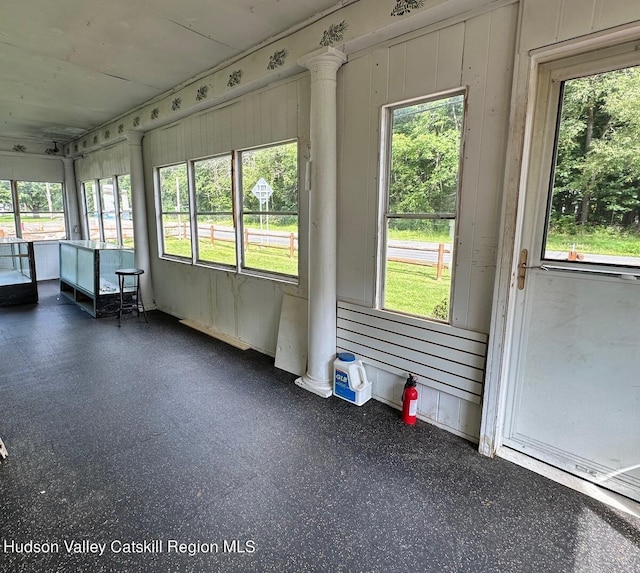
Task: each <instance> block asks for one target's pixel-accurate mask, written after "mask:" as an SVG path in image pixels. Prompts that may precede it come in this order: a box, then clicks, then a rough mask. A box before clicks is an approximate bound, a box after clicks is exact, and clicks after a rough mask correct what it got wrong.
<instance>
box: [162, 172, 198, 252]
mask: <svg viewBox="0 0 640 573" xmlns="http://www.w3.org/2000/svg"><path fill="white" fill-rule="evenodd" d="M157 173H158V188H159V190H160V216H161V219H162V254H163V255H173V256H176V257H185V258H188V259H191V258H192V252H191V212H190V209H189V204H190V201H189V184H188V180H187V165H186V164H185V163H181V164H179V165H170V166H167V167H161V168H160V169H158V172H157Z"/></svg>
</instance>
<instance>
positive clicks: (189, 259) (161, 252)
mask: <svg viewBox="0 0 640 573" xmlns="http://www.w3.org/2000/svg"><path fill="white" fill-rule="evenodd" d="M177 166H184V167H185V169H186V175H187V187H188V188H187V196H188V197H189V210H188V211H187V212H185V211H163V210H162V187H161V178H160V172H161V170H163V169H169V168H171V167H177ZM192 177H193V175H192V169H191V165H190V162H189V161H186V160H185V161H176V162H174V163H167V164H165V165H159V166H157V167H155V168H154V183H155V185H154V186H155V189H156V221H157V233H158V256H159V257H160V258H161V259H167V260H171V261H177V262H182V263H189V264H194V258H195V254H194V245H193V210H192V205H193V181H192ZM164 215H178V216H179V215H186V217H187V220H188V221H189V242H190V251H191V254H190V255H188V256H187V255H178V254H173V253H167V252H166V249H165V234H164Z"/></svg>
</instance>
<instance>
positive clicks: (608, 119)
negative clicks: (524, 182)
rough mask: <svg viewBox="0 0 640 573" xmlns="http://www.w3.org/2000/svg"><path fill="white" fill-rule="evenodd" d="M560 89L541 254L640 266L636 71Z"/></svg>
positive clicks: (639, 79)
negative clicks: (558, 112) (545, 225)
mask: <svg viewBox="0 0 640 573" xmlns="http://www.w3.org/2000/svg"><path fill="white" fill-rule="evenodd" d="M562 88H563V89H562V90H561V101H560V114H559V116H560V117H559V121H558V130H557V139H556V145H555V156H554V171H553V174H552V181H551V196H550V202H549V213H548V218H547V235H546V239H545V244H544V258H545V259H547V260H556V261H557V260H561V261H575V262H577V263H580V262H583V263H592V264H606V265H625V266H640V160H639V158H640V113H639V112H638V110H639V109H640V70H639V69H638V68H637V67H631V68H624V69H620V70H614V71H610V72H605V73H599V74H594V75H590V76H585V77H580V78H575V79H569V80H565V81H564V82H563V86H562Z"/></svg>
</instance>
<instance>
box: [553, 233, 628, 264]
mask: <svg viewBox="0 0 640 573" xmlns="http://www.w3.org/2000/svg"><path fill="white" fill-rule="evenodd" d="M573 245H575V248H576V251H578V253H589V254H593V255H617V256H623V257H624V256H626V257H640V236H639V235H637V234H635V233H625V232H621V231H618V230H615V229H610V228H606V227H600V228H587V229H580V228H578V227H576V228H574V229H573V230H571V231H570V232H558V231H552V232H550V233H549V235H548V237H547V250H548V251H561V252H565V251H566V252H569V251H570V250H571V248H572V246H573Z"/></svg>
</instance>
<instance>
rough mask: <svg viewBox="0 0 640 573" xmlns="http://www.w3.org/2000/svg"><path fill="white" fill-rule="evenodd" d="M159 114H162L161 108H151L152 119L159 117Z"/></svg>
mask: <svg viewBox="0 0 640 573" xmlns="http://www.w3.org/2000/svg"><path fill="white" fill-rule="evenodd" d="M159 115H160V108H159V107H154V108H153V109H152V110H151V119H158V116H159Z"/></svg>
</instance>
